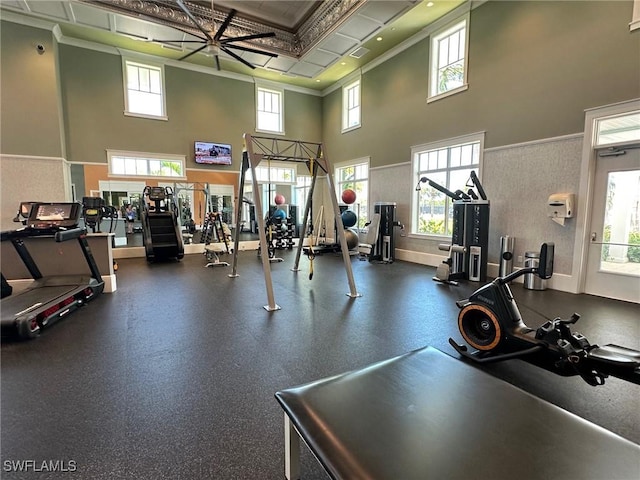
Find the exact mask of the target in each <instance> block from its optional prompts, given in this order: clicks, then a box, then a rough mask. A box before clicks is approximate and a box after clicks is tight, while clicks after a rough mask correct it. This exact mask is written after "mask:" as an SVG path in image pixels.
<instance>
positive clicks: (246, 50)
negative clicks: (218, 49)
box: [225, 44, 278, 58]
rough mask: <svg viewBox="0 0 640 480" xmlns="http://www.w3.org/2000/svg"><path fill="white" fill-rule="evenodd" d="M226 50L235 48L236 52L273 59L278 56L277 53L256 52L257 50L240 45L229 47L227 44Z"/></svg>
mask: <svg viewBox="0 0 640 480" xmlns="http://www.w3.org/2000/svg"><path fill="white" fill-rule="evenodd" d="M225 48H235V49H236V50H242V51H243V52H251V53H259V54H260V55H268V56H270V57H273V58H277V57H278V55H277V54H275V53H271V52H267V51H265V50H256V49H255V48H247V47H241V46H240V45H229V44H226V45H225Z"/></svg>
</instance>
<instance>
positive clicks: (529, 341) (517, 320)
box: [449, 243, 640, 386]
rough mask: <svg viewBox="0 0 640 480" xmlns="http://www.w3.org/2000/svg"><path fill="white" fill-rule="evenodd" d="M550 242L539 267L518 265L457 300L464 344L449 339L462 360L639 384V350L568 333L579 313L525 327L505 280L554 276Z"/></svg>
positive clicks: (590, 381) (596, 381)
mask: <svg viewBox="0 0 640 480" xmlns="http://www.w3.org/2000/svg"><path fill="white" fill-rule="evenodd" d="M553 253H554V244H553V243H544V244H542V247H541V249H540V263H539V265H538V267H529V268H523V269H521V270H518V271H515V272H513V273H511V274H509V275H506V276H504V277H498V278H496V279H495V280H494V281H492V282H491V283H488V284H486V285H484V286H483V287H480V288H479V289H478V290H476V291H475V292H474V293H473V294H472V295H471V296H470V297H469V298H468V299H465V300H460V301H458V302H456V305H458V307H459V308H460V313H459V314H458V328H459V329H460V333H461V334H462V336H463V338H464V340H465V341H466V342H467V343H468V344H469V345H470V346H471V347H473V348H475V349H476V351H473V352H470V351H469V350H468V348H467V346H466V345H460V344H458V343H456V341H455V340H453V339H452V338H450V339H449V343H450V344H451V346H452V347H453V348H455V350H456V351H457V352H458V353H459V354H460V355H462V356H463V357H464V358H466V359H469V360H472V361H474V362H477V363H491V362H500V361H504V360H510V359H513V358H520V359H522V360H525V361H527V362H530V363H532V364H534V365H536V366H538V367H541V368H544V369H546V370H549V371H551V372H553V373H556V374H558V375H562V376H574V375H580V377H582V379H583V380H584V381H585V382H587V383H588V384H589V385H592V386H597V385H603V384H604V382H605V379H606V378H607V377H608V376H609V375H611V376H614V377H618V378H621V379H623V380H626V381H629V382H633V383H636V384H640V351H637V350H633V349H630V348H626V347H621V346H618V345H611V344H610V345H604V346H602V347H599V346H598V345H591V344H590V343H589V341H588V340H587V339H586V338H585V337H584V336H583V335H581V334H580V333H577V332H571V328H570V325H573V324H575V323H576V322H577V321H578V319H579V318H580V315H578V314H577V313H574V314H573V315H572V316H571V318H569V319H566V320H563V319H560V318H559V317H558V318H556V319H554V320H550V321H547V322H546V323H545V324H543V325H542V326H541V327H539V328H537V329H535V330H534V329H532V328H529V327H528V326H527V325H526V324H525V323H524V321H523V320H522V317H521V315H520V312H519V311H518V306H517V305H516V301H515V299H514V298H513V295H512V294H511V290H510V289H509V285H508V284H509V283H510V282H512V281H513V280H515V279H516V278H518V277H520V276H522V275H526V274H534V275H538V276H539V277H541V278H543V279H547V278H550V277H551V275H553Z"/></svg>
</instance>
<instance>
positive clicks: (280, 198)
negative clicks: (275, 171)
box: [273, 193, 285, 205]
mask: <svg viewBox="0 0 640 480" xmlns="http://www.w3.org/2000/svg"><path fill="white" fill-rule="evenodd" d="M273 201H274V202H276V205H282V204H283V203H284V202H285V198H284V195H282V194H281V193H276V196H275V197H274V198H273Z"/></svg>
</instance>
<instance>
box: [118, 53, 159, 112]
mask: <svg viewBox="0 0 640 480" xmlns="http://www.w3.org/2000/svg"><path fill="white" fill-rule="evenodd" d="M127 62H131V63H137V64H139V65H143V66H149V67H154V68H158V69H160V81H161V82H162V113H163V114H162V115H147V114H144V113H137V112H130V111H129V88H128V85H127ZM122 86H123V89H124V114H125V115H126V116H127V117H138V118H148V119H151V120H163V121H167V120H169V117H168V116H167V87H166V84H165V78H164V64H162V63H157V62H149V61H147V60H142V59H138V58H135V57H132V56H122Z"/></svg>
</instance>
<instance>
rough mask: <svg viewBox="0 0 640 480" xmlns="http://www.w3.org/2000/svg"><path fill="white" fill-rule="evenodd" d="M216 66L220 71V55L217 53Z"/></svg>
mask: <svg viewBox="0 0 640 480" xmlns="http://www.w3.org/2000/svg"><path fill="white" fill-rule="evenodd" d="M216 68H217V69H218V71H220V57H218V55H216Z"/></svg>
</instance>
